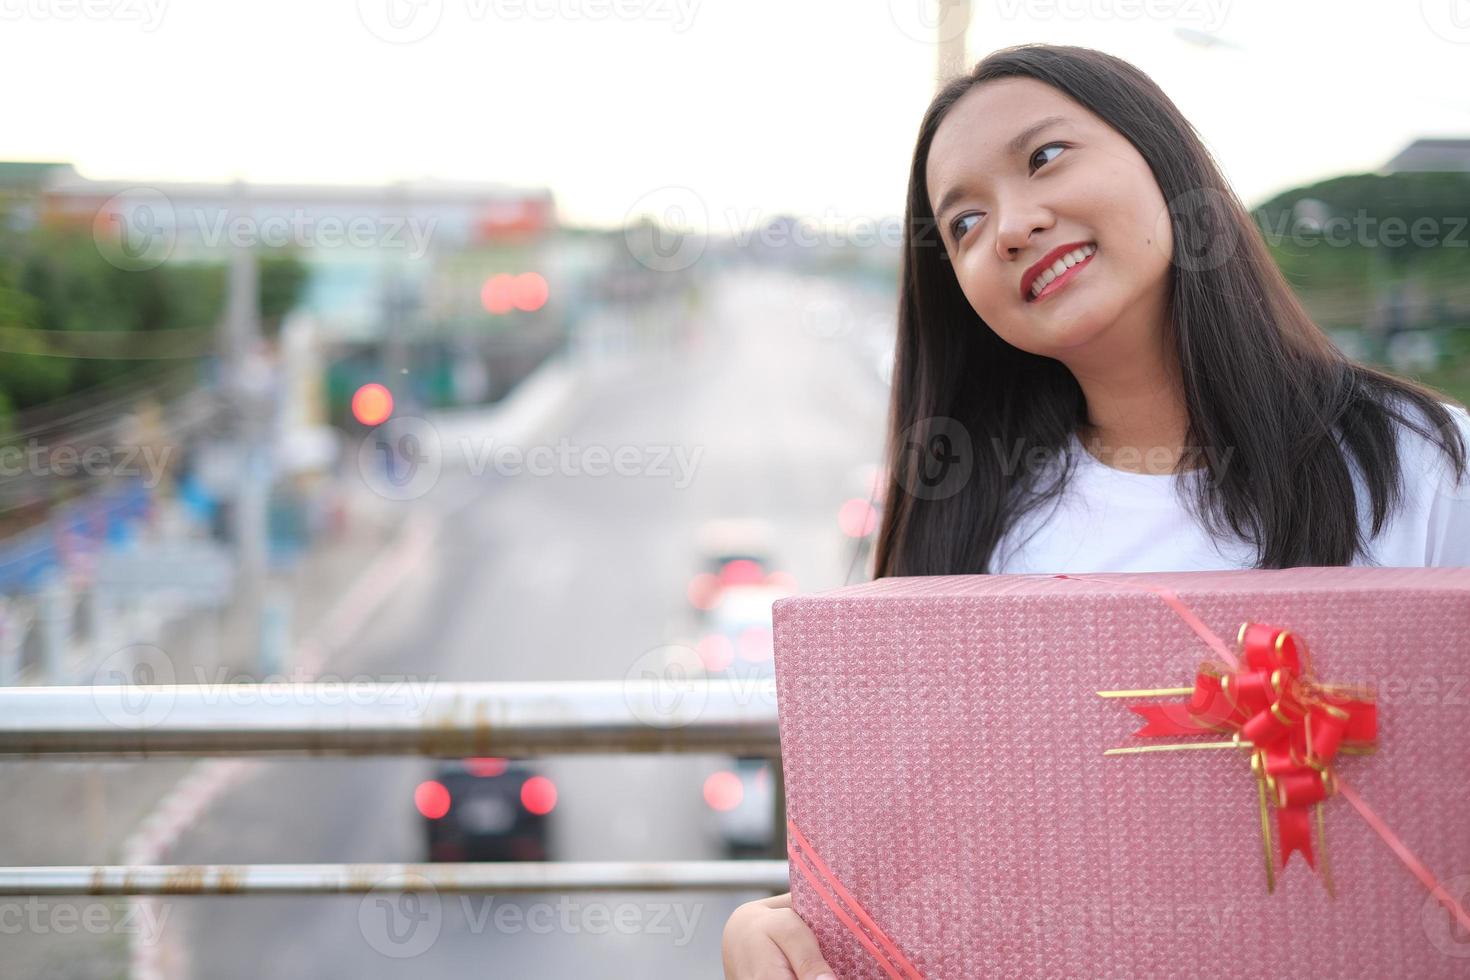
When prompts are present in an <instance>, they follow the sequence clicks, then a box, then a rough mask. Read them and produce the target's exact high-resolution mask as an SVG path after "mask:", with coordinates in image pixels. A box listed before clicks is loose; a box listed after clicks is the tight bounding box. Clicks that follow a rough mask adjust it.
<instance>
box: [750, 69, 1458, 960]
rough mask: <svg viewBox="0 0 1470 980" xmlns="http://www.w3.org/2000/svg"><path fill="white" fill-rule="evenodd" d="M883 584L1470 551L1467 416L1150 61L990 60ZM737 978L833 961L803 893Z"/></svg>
mask: <svg viewBox="0 0 1470 980" xmlns="http://www.w3.org/2000/svg"><path fill="white" fill-rule="evenodd" d="M899 307H900V308H899V323H898V347H897V355H896V357H897V360H896V364H895V369H894V375H893V401H892V405H891V412H890V419H889V425H890V432H889V449H888V457H889V459H888V463H889V474H890V477H889V480H890V483H889V487H888V493H887V496H886V506H885V512H884V516H883V526H882V529H881V531H880V533H879V540H878V546H877V550H876V574H877V575H878V576H880V577H881V576H886V575H940V574H959V573H1005V572H1048V573H1055V572H1074V571H1075V572H1089V571H1170V570H1173V571H1179V570H1190V569H1219V568H1283V567H1292V566H1299V565H1349V564H1379V565H1390V566H1404V565H1407V566H1423V565H1470V476H1467V475H1466V453H1467V445H1470V415H1467V414H1466V412H1465V409H1464V407H1463V406H1459V405H1455V404H1453V403H1450V402H1449V401H1448V400H1447V399H1446V398H1445V397H1444V396H1442V395H1440V394H1438V393H1437V392H1434V391H1433V390H1431V389H1428V388H1426V387H1423V386H1421V385H1418V384H1414V383H1412V382H1409V381H1405V380H1402V379H1399V378H1395V377H1393V376H1391V375H1389V374H1386V373H1384V372H1381V371H1376V370H1374V369H1372V368H1369V367H1366V366H1364V365H1361V364H1356V363H1354V362H1352V361H1351V360H1349V359H1348V358H1346V357H1345V356H1344V355H1343V354H1342V353H1341V352H1340V351H1339V350H1338V349H1337V348H1336V347H1334V346H1333V344H1332V343H1331V341H1330V340H1328V338H1327V337H1326V335H1325V334H1324V333H1323V332H1322V330H1321V329H1320V328H1318V327H1317V325H1316V324H1314V323H1313V322H1312V320H1311V319H1310V318H1309V317H1308V316H1307V314H1306V312H1305V311H1304V310H1303V309H1302V307H1301V305H1300V303H1299V302H1298V301H1297V299H1296V297H1295V296H1294V295H1293V293H1292V291H1291V289H1290V288H1289V287H1288V286H1287V284H1286V282H1285V280H1284V279H1283V278H1282V276H1281V274H1280V272H1279V271H1278V270H1277V268H1276V266H1275V265H1274V263H1273V262H1272V260H1271V257H1270V255H1269V253H1268V252H1267V250H1266V247H1265V243H1264V242H1263V240H1262V239H1261V237H1260V235H1259V234H1258V232H1257V231H1256V228H1255V226H1254V224H1253V223H1252V221H1251V219H1250V216H1249V215H1248V213H1247V212H1246V210H1245V208H1244V207H1242V205H1241V204H1240V202H1239V200H1238V199H1237V198H1236V197H1235V195H1234V193H1233V192H1232V191H1231V190H1230V187H1229V185H1228V184H1227V183H1226V181H1225V178H1224V177H1223V176H1222V175H1221V174H1220V171H1219V169H1218V168H1217V167H1216V165H1215V163H1214V162H1213V160H1212V159H1211V158H1210V156H1209V154H1208V152H1207V151H1206V150H1205V148H1204V146H1203V145H1202V144H1201V142H1200V139H1199V137H1198V135H1197V134H1196V133H1195V132H1194V130H1193V129H1192V128H1191V126H1190V124H1189V122H1188V121H1187V120H1185V119H1184V117H1183V116H1182V115H1180V113H1179V110H1178V109H1177V108H1176V107H1175V106H1174V104H1173V103H1172V102H1171V101H1170V100H1169V98H1168V97H1167V96H1166V95H1165V94H1164V93H1163V92H1162V91H1160V89H1159V88H1158V86H1157V85H1155V84H1154V83H1153V81H1152V80H1151V79H1149V78H1148V77H1147V76H1146V75H1144V74H1143V73H1142V72H1141V71H1139V70H1138V69H1137V68H1135V67H1133V66H1132V65H1130V64H1128V63H1126V62H1124V61H1121V60H1119V59H1117V58H1114V57H1111V56H1109V55H1106V54H1103V53H1101V52H1098V51H1093V50H1089V49H1085V48H1074V47H1054V46H1048V45H1026V46H1022V47H1018V48H1010V49H1006V50H1002V51H998V52H996V53H994V54H992V55H990V56H989V57H987V58H986V59H985V60H984V61H982V62H981V63H980V64H979V65H978V66H976V68H975V70H974V71H973V72H972V73H971V74H969V75H968V76H966V77H963V78H959V79H956V80H955V81H953V82H951V83H950V84H949V85H947V86H946V87H945V88H944V89H943V90H942V91H941V92H940V93H939V94H938V96H936V97H935V99H934V102H933V103H932V104H931V105H930V107H929V110H928V112H927V113H926V114H925V116H924V120H923V124H922V126H921V127H920V131H919V139H918V146H917V148H916V149H915V151H914V158H913V166H912V170H911V172H910V175H909V193H908V203H907V213H906V215H905V243H904V259H903V273H902V285H901V294H900V299H899ZM724 962H725V972H726V976H727V977H730V978H732V980H744V978H755V977H762V978H764V977H793V976H794V977H797V978H800V980H817V978H820V977H822V975H823V974H830V973H831V971H830V970H829V969H828V968H827V966H826V964H825V963H824V961H823V959H822V955H821V951H820V950H819V949H818V948H817V944H816V942H815V940H814V939H813V937H812V934H811V932H810V931H809V930H808V929H807V927H806V926H805V924H804V923H803V922H802V921H801V919H800V918H799V917H798V916H797V915H796V913H795V912H794V911H792V909H791V900H790V896H789V895H783V896H779V897H776V898H771V899H765V900H763V901H758V902H751V903H748V904H746V905H743V906H741V907H740V908H739V909H738V910H737V911H736V912H735V914H734V915H733V916H732V917H731V918H730V921H729V923H728V924H727V925H726V928H725V938H724Z"/></svg>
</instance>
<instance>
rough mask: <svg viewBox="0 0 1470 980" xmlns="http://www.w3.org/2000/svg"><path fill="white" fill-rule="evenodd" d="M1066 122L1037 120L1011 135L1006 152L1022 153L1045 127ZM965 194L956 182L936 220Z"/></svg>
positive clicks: (1051, 118) (1056, 118)
mask: <svg viewBox="0 0 1470 980" xmlns="http://www.w3.org/2000/svg"><path fill="white" fill-rule="evenodd" d="M1065 122H1071V120H1070V119H1068V118H1067V117H1066V116H1046V117H1044V118H1042V119H1038V120H1036V122H1034V123H1032V124H1031V125H1029V126H1027V127H1026V128H1025V129H1023V130H1021V131H1020V132H1019V133H1017V134H1016V135H1015V136H1013V137H1011V139H1010V142H1008V143H1006V152H1007V153H1009V154H1011V155H1012V156H1014V155H1015V154H1017V153H1020V152H1021V151H1022V150H1024V149H1025V148H1026V144H1028V143H1030V142H1031V140H1032V139H1033V138H1035V136H1036V134H1037V133H1040V132H1041V131H1042V130H1044V129H1048V128H1050V127H1052V126H1055V125H1057V124H1058V123H1065ZM964 196H965V188H964V186H963V185H962V184H956V185H955V186H954V187H951V188H950V189H949V190H947V191H945V192H944V196H943V197H941V198H940V199H939V206H938V207H936V208H935V209H934V218H935V220H939V219H942V218H943V217H944V213H945V212H946V211H948V210H949V209H950V208H951V207H953V206H954V202H955V201H957V200H959V199H960V198H962V197H964Z"/></svg>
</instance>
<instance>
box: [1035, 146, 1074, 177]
mask: <svg viewBox="0 0 1470 980" xmlns="http://www.w3.org/2000/svg"><path fill="white" fill-rule="evenodd" d="M1050 149H1057V150H1065V149H1066V146H1064V145H1063V144H1061V143H1048V144H1046V145H1045V146H1043V147H1042V148H1041V149H1039V150H1037V151H1036V152H1035V153H1033V154H1031V160H1032V162H1033V163H1034V162H1035V161H1036V158H1037V157H1038V156H1040V155H1041V154H1043V153H1045V152H1046V151H1047V150H1050ZM1054 159H1055V157H1054V156H1053V157H1048V158H1047V159H1046V160H1045V161H1044V163H1051V161H1052V160H1054ZM1036 169H1037V168H1036V167H1033V168H1032V170H1033V171H1034V170H1036Z"/></svg>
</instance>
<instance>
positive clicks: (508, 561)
mask: <svg viewBox="0 0 1470 980" xmlns="http://www.w3.org/2000/svg"><path fill="white" fill-rule="evenodd" d="M701 295H702V301H701V305H700V306H699V307H698V308H697V309H696V310H695V311H694V320H693V323H692V326H691V329H690V333H689V336H688V338H687V341H686V342H682V343H680V344H677V345H676V346H675V347H674V348H673V349H668V350H664V349H658V350H650V351H644V352H642V353H639V354H636V355H632V356H629V357H626V358H624V359H622V360H620V361H618V362H616V363H611V364H607V365H601V366H599V367H598V369H597V370H594V371H590V372H589V373H588V374H587V375H586V376H585V377H584V378H582V379H580V380H579V382H578V384H577V386H576V391H575V395H574V398H573V399H572V400H571V401H570V402H569V403H568V404H567V405H566V406H565V408H564V409H563V410H560V411H558V412H556V413H555V414H554V415H553V416H552V418H551V419H550V420H549V422H548V424H546V425H544V426H542V427H541V431H540V432H538V433H537V434H536V436H535V439H534V443H533V444H541V445H549V446H553V447H556V446H557V445H558V444H559V442H560V441H561V440H565V443H566V444H567V445H569V446H571V447H572V449H571V450H570V452H569V453H568V458H571V459H572V460H573V461H574V465H573V466H572V467H567V466H560V465H558V466H557V467H555V469H556V470H557V471H556V472H553V473H551V474H549V475H541V476H535V475H531V474H529V473H527V472H520V473H514V474H506V473H503V472H497V470H496V468H495V466H494V465H493V463H490V464H486V465H483V466H481V465H480V464H482V463H484V462H485V460H486V456H485V455H484V452H485V448H486V445H487V442H486V440H492V439H493V440H497V441H496V442H493V443H488V445H489V446H490V447H491V448H493V447H494V446H495V445H503V441H500V440H499V439H498V437H497V434H496V433H495V432H492V431H489V430H486V431H484V432H477V431H475V430H474V429H473V427H470V428H465V427H464V426H460V427H457V428H456V430H455V433H456V434H455V435H454V437H453V438H452V439H450V440H448V442H449V443H450V444H447V445H441V447H440V448H441V451H442V457H441V458H442V460H443V467H442V473H441V475H440V476H439V478H438V480H437V482H435V483H434V485H433V486H432V488H430V489H429V490H428V491H427V492H426V493H424V494H423V495H422V496H419V497H417V498H415V499H412V500H406V501H402V502H395V503H393V504H392V505H393V506H401V507H404V508H412V509H413V510H414V511H415V512H416V513H417V514H419V515H421V516H423V517H425V518H426V525H425V526H428V527H430V528H431V529H432V537H431V538H430V539H429V543H428V545H427V547H424V548H422V549H419V551H418V552H417V554H415V553H413V552H411V551H409V550H408V549H405V553H404V554H403V555H402V560H403V561H404V562H405V563H408V564H407V565H406V566H405V567H401V568H397V569H393V568H391V567H390V569H389V571H390V573H391V572H393V571H396V572H397V573H398V574H396V575H395V576H394V577H393V581H394V585H393V587H392V589H391V590H390V591H389V592H388V594H387V595H386V597H385V598H383V599H382V600H381V601H378V602H375V603H373V604H372V605H371V607H370V608H365V609H363V610H362V613H361V618H360V620H359V621H355V622H354V623H353V625H352V639H351V642H350V643H347V644H345V645H344V646H343V647H342V648H341V649H340V650H339V651H337V652H336V654H335V655H334V657H333V659H332V660H331V661H330V662H328V663H327V664H326V665H325V667H326V669H327V670H329V671H331V672H333V673H335V674H337V675H341V676H350V675H356V674H363V673H367V674H372V675H375V676H379V677H385V678H394V677H397V676H401V675H408V676H410V677H413V678H415V679H418V680H458V681H473V680H532V679H535V680H570V679H621V678H623V677H625V676H627V675H628V673H629V671H630V670H633V669H635V668H636V667H637V666H638V664H639V663H640V657H645V655H646V654H647V653H648V651H650V650H653V649H655V648H657V647H660V646H662V645H664V644H667V643H669V642H671V641H672V640H674V639H675V638H677V637H680V636H682V635H687V632H688V625H689V616H690V609H689V605H688V602H687V599H686V597H685V587H686V585H687V583H688V581H689V578H690V577H691V576H692V575H693V573H694V572H695V570H696V568H695V561H696V557H697V556H696V551H695V547H694V531H695V529H696V527H697V526H698V525H699V524H700V523H701V522H702V521H705V520H708V519H712V518H720V517H740V516H759V517H762V518H765V519H767V520H768V521H770V522H771V523H772V525H773V526H774V528H775V529H776V531H777V536H776V540H777V542H778V553H777V556H776V559H777V564H778V567H780V568H783V569H785V570H787V571H789V572H790V573H791V574H793V575H794V576H795V578H796V580H797V582H798V585H799V588H800V589H802V590H803V591H810V590H817V589H824V588H830V587H833V586H836V585H840V584H843V582H844V580H845V579H846V578H847V577H848V575H849V566H850V565H851V563H852V547H851V542H850V541H849V540H848V539H846V538H844V537H842V535H841V534H840V532H839V529H838V526H837V520H836V518H837V511H838V508H839V506H840V505H841V503H842V502H843V501H844V500H846V499H848V498H850V497H852V496H855V495H858V494H859V493H861V492H862V491H863V488H862V487H861V486H860V485H859V484H858V482H857V481H858V477H857V475H856V474H857V472H858V470H859V468H860V467H861V466H862V465H863V464H867V463H871V462H873V461H875V460H876V458H877V455H878V452H879V450H880V447H881V444H882V437H883V432H882V425H883V415H884V409H885V399H886V389H885V388H884V387H883V385H882V382H881V381H880V380H879V378H878V376H877V371H876V370H875V369H874V366H873V365H874V360H875V358H874V357H873V356H872V353H871V351H870V349H869V348H870V347H871V346H872V345H871V343H870V341H869V338H870V335H871V333H872V332H873V330H874V329H875V328H874V325H875V324H877V323H880V322H881V317H882V303H881V301H880V300H875V299H874V298H872V297H868V296H866V295H864V294H859V293H856V292H852V293H849V292H847V291H844V290H842V289H836V288H834V287H832V286H831V285H830V284H823V283H821V282H818V281H813V280H804V279H799V278H797V277H795V276H792V275H787V274H783V273H779V272H773V271H770V270H760V271H756V270H745V271H733V272H726V273H723V274H721V275H720V276H719V277H718V278H716V279H713V280H711V281H709V282H707V283H705V284H704V285H703V288H702V290H701ZM522 439H524V436H522ZM595 446H601V447H606V448H607V449H608V450H609V451H610V452H615V451H616V450H617V449H618V448H619V447H627V446H632V447H637V449H638V450H639V453H640V455H639V456H638V459H639V460H640V461H641V462H640V464H639V465H640V466H641V467H642V470H641V471H640V472H639V473H638V475H632V476H619V475H614V474H611V473H609V474H607V475H602V476H591V475H587V474H586V473H584V472H581V466H580V465H576V464H578V463H580V461H582V460H585V459H590V457H589V456H587V454H586V451H587V449H588V448H589V447H595ZM466 447H468V452H466ZM521 448H523V449H529V446H523V447H521ZM665 450H666V451H667V455H666V456H663V457H662V458H663V460H664V462H663V463H662V464H660V463H659V462H658V460H659V458H660V453H662V452H664V451H665ZM681 454H682V455H681ZM681 459H682V461H683V462H682V464H681V463H680V460H681ZM681 466H682V469H681ZM475 468H480V469H481V472H479V473H478V474H476V473H475V472H473V470H474V469H475ZM574 470H575V471H574ZM393 560H394V559H388V560H387V561H388V563H389V565H390V566H391V565H392V561H393ZM852 575H853V580H856V579H857V578H858V577H861V575H862V572H861V570H858V571H856V572H853V573H852ZM431 765H432V764H431V763H430V762H428V761H425V760H417V759H409V760H391V759H367V760H333V759H325V760H291V761H272V762H267V763H264V764H262V765H260V766H258V767H256V768H255V769H253V770H252V772H251V774H250V775H249V776H248V777H246V778H245V779H244V780H243V781H242V782H240V783H239V784H238V785H236V786H234V787H233V788H232V789H231V790H229V791H228V792H226V793H225V794H224V795H223V796H222V797H220V798H219V799H218V800H216V801H215V802H214V803H213V804H212V806H211V807H210V809H209V811H208V812H207V813H206V814H205V815H204V816H203V818H201V819H200V820H199V821H198V822H197V823H196V824H195V825H194V826H193V827H192V828H191V829H190V830H189V831H187V832H186V833H185V834H184V835H183V837H182V838H181V839H180V841H179V842H178V843H177V845H176V846H175V847H174V848H173V849H172V850H171V851H170V853H169V854H168V855H167V856H166V860H167V861H169V862H170V863H185V862H209V863H222V862H229V863H245V862H252V863H253V862H267V863H277V862H389V861H417V860H422V859H423V849H422V834H421V826H420V820H419V817H418V815H417V813H416V812H415V810H414V807H413V804H412V791H413V788H414V786H415V785H416V784H417V783H418V782H419V781H420V780H421V779H423V778H426V776H427V775H428V774H429V773H430V769H431ZM719 765H720V760H719V759H718V758H714V757H670V756H651V757H650V756H643V757H633V756H610V757H609V756H600V757H568V758H556V759H551V760H546V762H545V771H546V772H547V773H548V774H549V775H550V776H551V777H552V778H553V779H554V780H555V782H556V784H557V787H558V789H559V802H558V804H557V808H556V810H555V812H554V814H553V817H554V819H555V824H554V837H553V841H554V847H555V852H556V853H555V856H556V857H558V858H563V859H586V860H606V859H682V858H709V857H718V856H720V852H719V850H718V845H717V840H716V837H715V833H714V825H713V821H712V819H711V814H710V812H709V810H708V809H707V807H706V806H705V804H704V802H703V799H702V795H701V787H702V782H703V779H704V777H705V776H706V775H707V774H708V773H709V772H711V771H713V769H715V768H717V767H718V766H719ZM751 897H754V896H753V895H730V894H725V895H718V894H708V895H706V894H697V895H696V894H690V895H669V896H664V895H656V894H626V895H607V894H596V895H586V894H584V895H569V896H556V895H550V896H522V897H516V896H507V897H504V898H502V897H500V896H460V895H439V896H425V899H424V901H423V902H422V903H416V904H412V905H406V906H403V907H401V908H398V909H397V910H396V912H397V913H398V914H399V918H400V920H401V921H403V922H411V923H413V924H416V925H415V929H414V931H412V933H411V935H410V934H409V933H408V932H402V931H400V932H399V933H397V934H395V935H389V931H388V930H389V929H390V928H392V927H391V921H392V920H393V913H394V910H393V909H388V908H386V907H383V906H379V905H378V904H377V903H378V902H379V900H383V901H388V899H386V898H384V897H383V896H377V895H370V896H368V897H367V898H365V899H364V898H361V897H357V896H341V897H321V898H267V897H244V898H191V899H179V900H177V901H175V900H172V899H170V900H166V902H165V906H166V911H167V913H168V915H169V918H168V919H167V920H166V928H165V931H164V937H163V941H162V942H163V949H161V950H160V958H161V959H162V960H164V961H166V962H167V963H168V964H170V966H171V968H170V970H169V972H170V973H175V974H177V975H187V976H195V977H210V978H221V980H224V978H242V980H243V978H251V980H256V978H260V977H271V978H275V980H285V978H292V977H302V978H313V980H326V978H351V980H368V978H378V977H409V976H412V977H435V976H443V977H450V976H454V977H462V976H467V975H472V976H486V977H502V976H504V977H531V976H535V977H540V976H557V977H560V976H579V977H618V978H624V977H635V976H636V977H680V978H688V977H703V976H718V975H719V942H720V934H721V930H722V928H723V925H724V921H725V919H726V917H727V916H728V914H729V912H730V910H731V909H733V908H734V906H735V905H736V904H738V903H739V902H741V901H744V900H746V899H748V898H751ZM405 936H408V938H405Z"/></svg>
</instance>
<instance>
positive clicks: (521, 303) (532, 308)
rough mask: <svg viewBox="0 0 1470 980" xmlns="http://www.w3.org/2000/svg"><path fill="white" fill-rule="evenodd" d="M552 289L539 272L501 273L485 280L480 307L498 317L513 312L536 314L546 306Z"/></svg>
mask: <svg viewBox="0 0 1470 980" xmlns="http://www.w3.org/2000/svg"><path fill="white" fill-rule="evenodd" d="M549 295H550V287H549V286H547V284H546V277H545V276H543V275H541V274H540V273H539V272H522V273H521V274H520V275H515V276H513V275H511V274H510V273H508V272H500V273H497V274H495V275H493V276H491V277H490V278H489V279H486V280H485V283H484V285H482V286H481V287H480V305H481V306H483V307H485V311H486V312H487V313H494V314H496V315H497V316H498V315H500V314H503V313H509V312H510V311H511V310H521V311H523V312H525V313H535V312H536V311H537V310H539V309H541V307H543V306H545V305H546V300H547V297H548V296H549Z"/></svg>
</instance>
